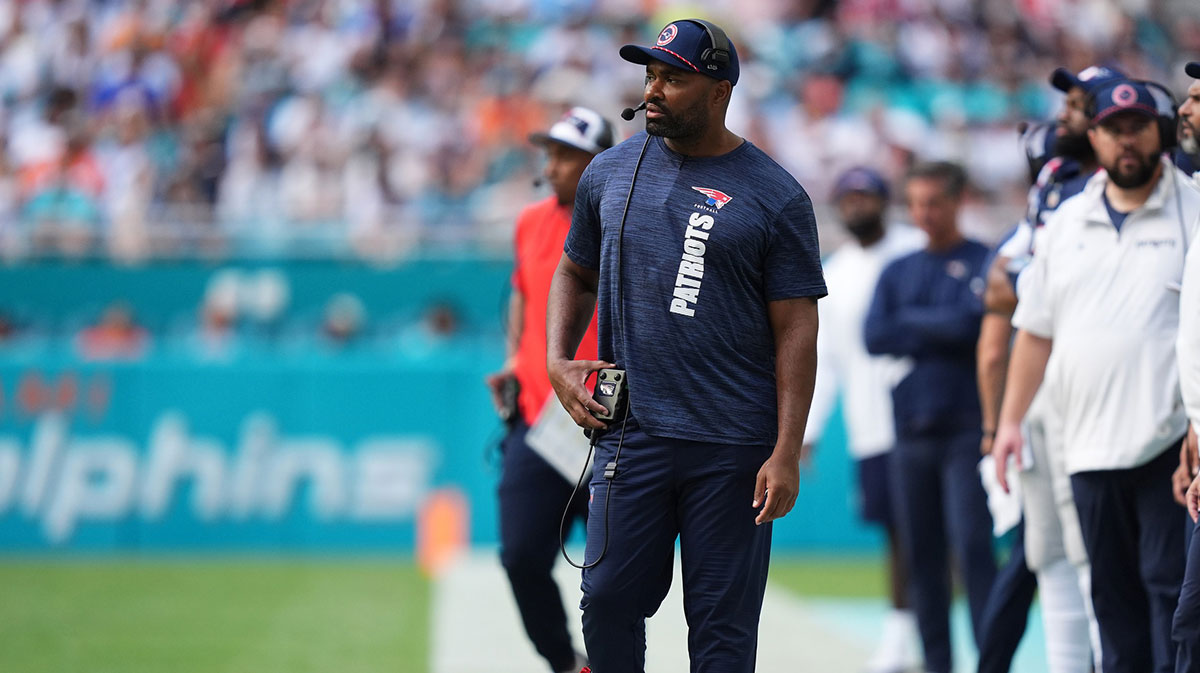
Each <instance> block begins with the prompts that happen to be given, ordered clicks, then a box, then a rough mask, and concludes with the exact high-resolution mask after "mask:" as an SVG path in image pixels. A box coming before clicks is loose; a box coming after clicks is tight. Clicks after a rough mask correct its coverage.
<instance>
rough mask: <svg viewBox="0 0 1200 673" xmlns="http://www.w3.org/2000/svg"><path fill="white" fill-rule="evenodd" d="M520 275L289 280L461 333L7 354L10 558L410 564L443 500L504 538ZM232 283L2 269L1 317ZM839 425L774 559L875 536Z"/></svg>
mask: <svg viewBox="0 0 1200 673" xmlns="http://www.w3.org/2000/svg"><path fill="white" fill-rule="evenodd" d="M508 268H509V267H508V266H507V265H505V264H501V263H496V262H492V261H486V260H484V261H477V262H475V263H471V262H469V261H462V260H455V261H446V262H440V263H439V262H430V261H426V262H422V263H421V265H419V268H418V269H413V268H402V269H396V270H391V271H383V270H375V269H363V268H356V267H349V266H338V265H335V264H332V263H330V264H320V263H304V264H294V265H284V266H281V267H277V269H278V270H279V271H280V272H281V273H282V274H284V276H285V277H286V278H287V280H288V283H289V287H290V297H291V306H292V309H293V310H294V311H297V312H299V313H301V314H303V313H304V311H310V312H311V310H312V309H313V308H314V307H319V306H320V305H321V304H322V302H323V301H325V299H326V298H327V297H328V296H329V295H331V294H332V293H335V292H346V291H353V292H355V293H356V294H358V295H359V296H361V297H362V299H363V301H364V304H366V307H367V311H368V315H369V316H372V317H373V318H375V319H377V320H383V319H384V317H386V316H395V315H406V316H413V317H414V318H413V319H414V320H415V319H416V317H418V316H420V314H421V310H422V307H423V306H425V305H426V304H427V303H428V302H430V301H439V302H445V303H448V304H450V305H453V306H455V307H456V308H457V310H458V311H459V312H460V313H461V316H462V319H461V323H460V325H459V327H458V329H457V331H456V332H455V333H453V334H448V335H440V336H439V335H433V334H429V333H428V332H427V331H425V330H423V329H422V328H421V327H420V326H419V325H410V326H408V327H400V328H397V329H395V330H393V331H390V332H389V331H386V330H383V331H380V332H379V333H376V334H375V335H374V337H373V338H372V339H370V340H368V341H366V342H365V343H363V344H359V345H357V346H353V347H343V348H334V347H330V346H328V345H322V343H321V342H320V341H319V340H315V339H299V340H294V339H291V340H290V339H289V338H286V337H279V338H274V337H263V336H261V335H258V336H254V335H250V336H247V337H246V339H245V344H243V346H242V347H240V348H236V349H232V350H230V351H229V352H226V353H222V354H213V353H211V352H207V351H203V350H201V351H197V350H196V349H195V348H192V347H190V346H189V340H188V337H187V336H186V335H184V336H177V337H171V336H169V335H166V336H164V335H163V333H162V332H160V331H156V330H151V334H152V336H151V343H150V345H149V346H148V348H147V349H146V350H145V352H142V353H139V354H138V355H137V357H133V358H128V359H123V360H108V361H105V360H95V359H89V358H87V357H84V356H83V355H81V354H80V353H79V352H78V351H77V349H75V348H74V347H73V343H74V339H73V336H72V335H71V334H69V333H64V332H62V331H58V332H55V331H54V330H49V331H47V332H46V333H45V334H43V335H41V336H38V337H36V338H35V337H29V338H24V339H16V340H13V341H10V342H9V343H7V344H5V345H0V551H3V552H16V553H39V554H41V553H47V552H52V553H53V552H64V553H78V552H84V553H130V552H139V551H150V552H177V551H179V552H207V551H230V550H234V551H237V550H247V551H269V552H276V551H283V552H289V551H297V552H305V553H308V552H316V553H325V552H335V553H343V552H372V551H389V552H391V551H400V552H408V551H411V550H413V549H414V548H415V547H416V545H417V544H418V538H419V533H418V528H419V525H420V524H419V522H420V521H421V520H422V512H423V508H425V507H426V505H427V503H429V502H430V496H431V495H433V494H437V493H447V492H448V493H452V494H455V495H457V496H461V500H462V502H465V503H466V508H465V511H466V520H465V522H464V527H465V530H466V536H467V541H468V542H470V543H473V544H483V545H489V544H495V543H496V540H497V514H496V497H495V485H496V483H497V481H498V479H499V455H498V443H499V439H500V436H501V432H502V428H501V425H500V423H499V421H498V420H497V419H496V416H495V413H494V412H493V410H492V407H491V403H490V400H489V396H488V393H487V390H486V388H485V386H484V384H483V378H484V376H485V375H486V374H488V373H490V372H491V371H493V370H495V369H496V368H497V367H499V365H500V363H501V362H502V361H503V357H504V353H503V344H502V337H501V332H500V325H501V324H502V320H501V309H500V307H501V306H502V305H503V303H504V297H505V292H506V290H505V287H506V283H507V274H508ZM222 270H224V269H223V268H218V267H212V266H207V265H203V264H191V265H183V266H180V267H155V266H151V267H146V268H141V269H113V268H107V267H95V268H89V267H86V266H76V267H54V268H45V267H42V266H37V267H31V268H26V269H21V268H10V269H4V270H2V271H0V281H2V283H0V310H12V307H14V306H16V305H17V304H18V303H19V302H21V301H23V302H26V304H25V305H27V306H32V305H33V304H34V303H39V302H40V303H39V305H38V310H41V311H45V312H47V313H48V314H53V315H66V314H69V313H71V312H72V311H76V312H78V311H84V312H86V311H89V310H91V309H89V308H88V307H90V306H95V305H99V304H102V303H103V302H104V301H105V300H111V299H114V298H118V299H122V300H124V301H128V302H129V303H130V304H131V305H132V306H133V307H134V309H135V311H137V312H138V313H139V314H142V315H146V316H147V322H148V323H150V324H151V325H152V326H154V325H161V324H166V323H169V322H170V318H169V316H170V315H171V314H173V313H181V312H190V311H192V307H193V306H194V305H195V304H196V303H198V302H199V301H200V296H201V295H202V293H203V290H204V287H205V284H206V282H207V279H208V278H209V277H211V275H213V274H215V273H218V272H220V271H222ZM256 270H257V267H246V268H244V269H241V271H243V272H244V273H246V274H252V273H254V272H256ZM426 281H428V282H426ZM73 287H74V288H76V289H75V290H73V289H72V288H73ZM21 288H24V291H21ZM193 345H194V344H193ZM838 423H839V421H838V419H837V418H836V417H835V419H834V421H833V425H834V427H833V428H832V429H831V431H830V432H828V433H826V435H825V442H824V444H823V445H822V446H821V447H819V451H818V453H817V457H816V461H815V464H814V467H813V470H812V471H811V472H809V473H807V474H806V475H805V476H804V478H803V479H804V481H803V483H802V489H801V495H800V499H799V500H798V501H797V504H796V508H795V510H794V511H793V512H792V514H791V515H789V516H788V517H787V518H786V519H784V520H783V521H781V522H779V523H777V524H776V528H775V545H776V548H782V549H828V550H848V549H849V550H854V549H870V548H873V547H874V546H875V545H877V544H878V540H877V537H876V536H875V534H874V533H873V532H872V531H870V530H868V529H865V528H864V527H863V526H861V525H860V524H858V523H857V519H856V516H855V514H854V504H853V502H852V500H853V493H854V490H853V488H852V483H853V472H852V465H851V464H850V461H849V460H848V459H847V457H846V455H845V452H844V440H843V435H842V433H841V432H840V431H839V425H838ZM750 496H751V494H747V507H749V501H750V499H751V498H750ZM614 534H619V532H614Z"/></svg>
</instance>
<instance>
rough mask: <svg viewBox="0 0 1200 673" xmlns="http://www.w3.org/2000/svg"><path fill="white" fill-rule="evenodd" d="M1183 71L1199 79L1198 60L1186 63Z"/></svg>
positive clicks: (1199, 68)
mask: <svg viewBox="0 0 1200 673" xmlns="http://www.w3.org/2000/svg"><path fill="white" fill-rule="evenodd" d="M1183 71H1184V72H1186V73H1187V76H1188V77H1192V78H1194V79H1200V61H1192V62H1191V63H1188V64H1187V65H1185V66H1183Z"/></svg>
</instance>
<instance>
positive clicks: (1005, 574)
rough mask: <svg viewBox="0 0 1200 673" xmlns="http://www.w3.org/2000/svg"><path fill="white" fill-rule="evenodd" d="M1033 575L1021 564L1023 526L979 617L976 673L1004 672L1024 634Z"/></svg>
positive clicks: (1034, 586)
mask: <svg viewBox="0 0 1200 673" xmlns="http://www.w3.org/2000/svg"><path fill="white" fill-rule="evenodd" d="M1035 593H1037V576H1036V575H1034V574H1033V572H1032V571H1030V570H1029V567H1028V566H1026V565H1025V523H1024V522H1022V523H1021V524H1019V525H1018V526H1017V530H1016V534H1015V536H1014V537H1013V546H1012V553H1011V554H1010V555H1009V557H1008V563H1006V564H1005V565H1004V567H1003V568H1001V569H1000V572H999V574H997V575H996V583H995V584H994V585H993V586H992V593H991V595H990V596H989V597H988V604H987V610H986V611H984V617H983V640H982V641H981V642H980V643H979V668H978V669H977V671H978V673H1008V671H1009V670H1010V669H1011V668H1012V660H1013V656H1014V655H1016V653H1017V646H1019V645H1020V644H1021V638H1022V637H1023V636H1024V635H1025V627H1026V626H1027V625H1028V622H1029V608H1030V607H1031V606H1032V605H1033V596H1034V594H1035Z"/></svg>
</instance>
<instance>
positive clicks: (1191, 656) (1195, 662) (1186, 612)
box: [1171, 519, 1200, 673]
mask: <svg viewBox="0 0 1200 673" xmlns="http://www.w3.org/2000/svg"><path fill="white" fill-rule="evenodd" d="M1188 523H1189V524H1191V523H1192V522H1191V520H1190V519H1189V520H1188ZM1189 528H1191V529H1192V535H1191V539H1190V540H1189V541H1188V552H1187V571H1186V572H1185V573H1184V575H1183V588H1182V589H1180V590H1179V607H1178V608H1176V610H1175V621H1174V623H1173V624H1172V626H1171V637H1172V638H1173V639H1174V640H1175V643H1176V644H1177V645H1178V649H1176V654H1175V672H1176V673H1200V535H1197V533H1200V531H1198V530H1196V528H1200V524H1193V525H1192V526H1189Z"/></svg>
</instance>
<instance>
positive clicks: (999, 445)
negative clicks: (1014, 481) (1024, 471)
mask: <svg viewBox="0 0 1200 673" xmlns="http://www.w3.org/2000/svg"><path fill="white" fill-rule="evenodd" d="M1024 445H1025V440H1024V439H1023V438H1022V437H1021V426H1020V425H1019V424H1017V423H1001V424H1000V427H998V428H996V439H995V441H993V442H992V458H993V459H995V461H996V481H998V482H1000V488H1003V489H1004V492H1005V493H1009V492H1010V491H1009V489H1008V457H1009V456H1012V459H1013V464H1015V465H1016V466H1017V469H1018V470H1020V469H1021V467H1022V465H1021V448H1022V447H1023V446H1024Z"/></svg>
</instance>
